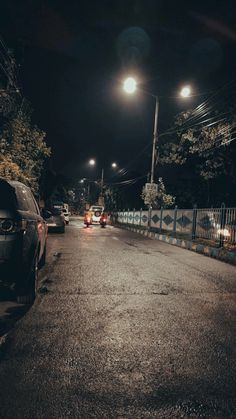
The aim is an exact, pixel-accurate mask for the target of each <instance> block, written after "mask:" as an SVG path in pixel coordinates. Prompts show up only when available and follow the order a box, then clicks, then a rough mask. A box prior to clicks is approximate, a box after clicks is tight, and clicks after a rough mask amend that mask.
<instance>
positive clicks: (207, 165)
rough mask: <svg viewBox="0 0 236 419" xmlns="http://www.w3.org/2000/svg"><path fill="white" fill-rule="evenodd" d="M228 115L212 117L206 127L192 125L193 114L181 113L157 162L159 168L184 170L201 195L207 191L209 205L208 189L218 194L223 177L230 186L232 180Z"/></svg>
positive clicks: (231, 131) (231, 121)
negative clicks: (199, 186) (160, 166)
mask: <svg viewBox="0 0 236 419" xmlns="http://www.w3.org/2000/svg"><path fill="white" fill-rule="evenodd" d="M228 113H229V115H230V116H229V117H227V118H219V117H218V116H217V115H215V116H214V117H212V118H210V123H208V124H207V123H200V124H199V123H195V124H193V122H192V119H193V111H187V112H182V113H181V114H179V115H178V116H177V118H176V121H175V127H176V135H175V136H174V138H173V137H172V140H171V141H170V142H169V143H167V144H164V145H163V146H162V153H161V156H160V159H159V162H160V164H162V165H166V164H168V165H170V164H171V165H175V166H184V167H185V168H187V170H188V173H189V175H190V177H191V178H192V179H194V182H195V183H194V185H195V188H197V187H198V185H199V183H200V184H201V185H202V188H201V189H202V191H204V189H206V191H207V198H206V201H207V203H208V204H209V202H210V189H211V185H215V186H214V187H215V188H216V191H217V186H216V185H217V182H218V183H219V182H220V181H221V178H222V177H225V176H226V177H229V178H231V183H232V184H233V182H234V179H235V160H234V154H233V153H232V149H233V146H234V145H233V140H234V138H233V134H234V132H235V128H236V120H235V118H234V117H233V116H232V115H233V113H230V112H228ZM184 192H185V191H184V190H183V193H184ZM193 193H194V191H193Z"/></svg>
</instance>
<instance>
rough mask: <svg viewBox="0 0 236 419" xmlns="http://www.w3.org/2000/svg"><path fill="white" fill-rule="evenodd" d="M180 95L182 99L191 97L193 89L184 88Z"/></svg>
mask: <svg viewBox="0 0 236 419" xmlns="http://www.w3.org/2000/svg"><path fill="white" fill-rule="evenodd" d="M180 95H181V96H182V97H189V96H190V95H191V87H190V86H185V87H183V88H182V90H181V92H180Z"/></svg>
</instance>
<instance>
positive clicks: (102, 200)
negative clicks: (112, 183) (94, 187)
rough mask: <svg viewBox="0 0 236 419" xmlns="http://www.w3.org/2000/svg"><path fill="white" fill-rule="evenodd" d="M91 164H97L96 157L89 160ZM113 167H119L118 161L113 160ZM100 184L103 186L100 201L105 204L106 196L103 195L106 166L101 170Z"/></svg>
mask: <svg viewBox="0 0 236 419" xmlns="http://www.w3.org/2000/svg"><path fill="white" fill-rule="evenodd" d="M89 165H90V166H95V165H96V160H95V159H90V160H89ZM111 167H112V168H113V169H116V168H117V167H118V166H117V163H115V162H113V163H112V164H111ZM100 185H101V186H100V187H101V192H100V196H99V201H100V203H101V205H104V196H103V189H104V168H102V172H101V180H100Z"/></svg>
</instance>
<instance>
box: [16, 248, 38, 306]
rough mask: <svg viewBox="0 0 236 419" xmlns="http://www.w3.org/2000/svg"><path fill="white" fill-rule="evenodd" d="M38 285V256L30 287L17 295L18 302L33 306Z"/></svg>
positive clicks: (31, 275)
mask: <svg viewBox="0 0 236 419" xmlns="http://www.w3.org/2000/svg"><path fill="white" fill-rule="evenodd" d="M37 283H38V256H36V257H35V260H34V264H33V267H32V271H31V273H30V278H29V283H28V287H27V288H24V290H19V294H18V295H17V302H18V303H19V304H32V303H33V302H34V300H35V297H36V292H37Z"/></svg>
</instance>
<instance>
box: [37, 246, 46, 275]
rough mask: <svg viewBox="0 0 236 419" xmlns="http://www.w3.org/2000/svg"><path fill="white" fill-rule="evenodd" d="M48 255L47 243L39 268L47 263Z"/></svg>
mask: <svg viewBox="0 0 236 419" xmlns="http://www.w3.org/2000/svg"><path fill="white" fill-rule="evenodd" d="M46 257H47V247H46V244H45V246H44V251H43V254H42V257H41V259H40V261H39V263H38V268H39V269H41V268H42V267H43V266H44V265H45V263H46Z"/></svg>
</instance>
